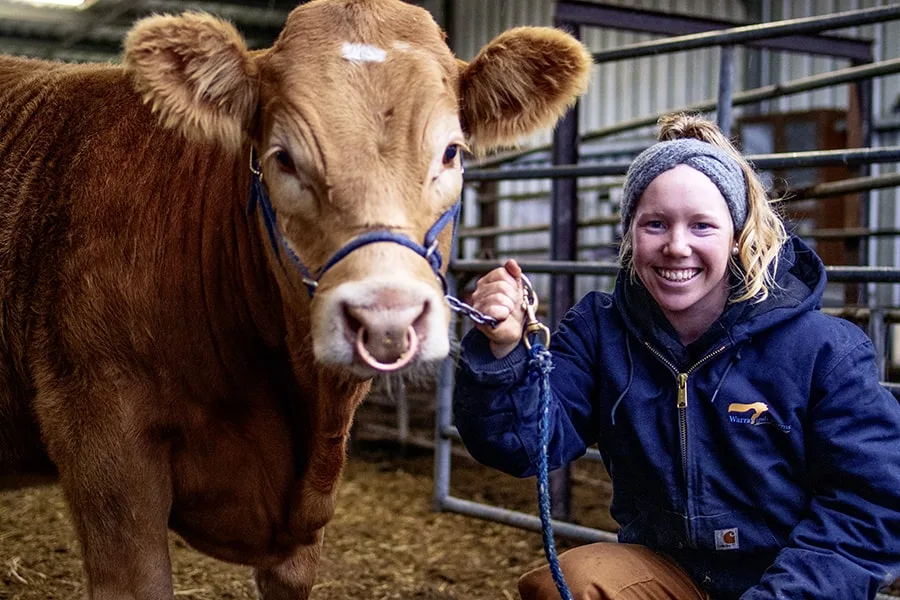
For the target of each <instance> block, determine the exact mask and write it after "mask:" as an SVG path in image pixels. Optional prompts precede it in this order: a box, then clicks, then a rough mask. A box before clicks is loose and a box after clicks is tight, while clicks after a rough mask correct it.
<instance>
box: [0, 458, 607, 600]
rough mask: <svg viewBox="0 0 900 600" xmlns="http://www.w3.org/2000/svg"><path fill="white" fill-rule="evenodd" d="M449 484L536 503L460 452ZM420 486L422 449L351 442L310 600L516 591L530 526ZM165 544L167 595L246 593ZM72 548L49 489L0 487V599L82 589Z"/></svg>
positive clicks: (203, 598)
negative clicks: (454, 505) (434, 506)
mask: <svg viewBox="0 0 900 600" xmlns="http://www.w3.org/2000/svg"><path fill="white" fill-rule="evenodd" d="M451 482H452V485H453V487H452V493H453V494H454V495H456V496H460V497H464V498H468V499H476V500H481V501H487V502H491V503H494V504H502V505H504V506H506V507H508V508H513V509H517V510H525V511H528V512H531V513H535V510H536V507H537V503H536V502H537V501H536V499H535V497H534V487H533V486H534V481H533V480H517V479H514V478H511V477H506V476H504V475H501V474H498V473H497V472H495V471H487V470H485V469H484V468H481V467H479V466H477V465H475V464H473V463H472V462H471V461H469V460H467V459H463V458H460V457H454V470H453V477H452V479H451ZM579 487H584V486H576V490H578V489H579ZM602 487H603V486H601V488H602ZM582 491H583V492H584V493H581V494H580V496H579V497H581V498H583V499H582V500H579V502H580V505H581V506H582V513H583V514H585V515H593V516H592V518H593V519H594V522H593V523H587V524H591V525H594V524H598V523H599V524H602V523H603V522H604V521H607V522H608V514H607V513H606V509H605V506H603V504H602V502H597V500H596V498H595V497H596V496H597V494H596V492H597V489H596V488H595V489H594V493H593V494H588V493H587V490H582ZM431 495H432V454H431V453H430V452H428V451H423V450H416V449H414V448H413V449H407V450H406V451H400V449H399V448H397V447H396V446H390V445H388V446H385V445H384V444H378V445H374V444H372V443H366V444H357V445H355V446H354V448H353V450H352V452H351V457H350V460H349V463H348V468H347V471H346V476H345V478H344V484H343V486H342V488H341V493H340V501H339V506H338V510H337V514H336V516H335V519H334V520H333V521H332V522H331V523H330V524H329V525H328V528H327V529H326V536H325V551H324V560H323V562H322V565H321V569H320V572H319V577H318V583H317V584H316V587H315V589H314V592H313V594H312V599H313V600H346V599H351V598H353V599H357V598H372V599H376V600H389V599H404V600H409V599H417V600H456V599H459V600H462V599H466V600H488V599H491V600H497V599H500V600H504V599H512V598H518V595H517V593H516V579H517V577H518V575H519V574H521V573H522V572H524V571H525V570H526V568H527V566H528V565H529V563H532V562H535V561H536V562H538V563H540V562H541V561H542V560H543V550H542V546H541V540H540V535H539V534H537V533H531V532H526V531H522V530H519V529H515V528H512V527H508V526H505V525H499V524H494V523H489V522H485V521H480V520H477V519H474V518H471V517H466V516H462V515H455V514H449V513H439V514H438V513H434V512H432V511H431ZM602 495H603V494H602V489H601V494H600V496H602ZM588 500H590V501H588ZM592 502H593V503H594V504H593V508H590V507H591V506H592ZM585 507H587V508H586V509H585ZM170 547H171V553H172V562H173V571H174V578H175V589H176V598H177V599H179V600H214V599H216V600H218V599H221V600H239V599H240V600H245V599H246V600H249V599H253V598H256V596H255V593H254V588H253V584H252V581H251V577H250V571H249V569H247V568H244V567H239V566H234V565H229V564H225V563H221V562H218V561H216V560H213V559H211V558H208V557H206V556H203V555H202V554H199V553H197V552H195V551H193V550H192V549H190V548H188V547H187V546H186V544H185V543H184V542H183V541H181V540H180V539H179V538H177V537H176V536H174V535H173V536H172V537H171V540H170ZM565 547H567V546H566V544H565V542H561V543H560V548H565ZM79 556H80V554H79V548H78V544H77V542H76V540H75V536H74V532H73V529H72V527H71V525H70V522H69V518H68V514H67V508H66V505H65V503H64V501H63V498H62V495H61V493H60V491H59V489H58V488H56V487H42V488H29V489H25V490H18V491H14V492H4V493H0V599H2V600H63V599H66V600H68V599H73V600H74V599H81V598H83V592H84V584H83V578H82V571H81V564H80V558H79Z"/></svg>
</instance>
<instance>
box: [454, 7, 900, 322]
mask: <svg viewBox="0 0 900 600" xmlns="http://www.w3.org/2000/svg"><path fill="white" fill-rule="evenodd" d="M607 3H609V4H620V5H624V6H632V7H638V8H646V9H651V10H657V11H664V12H673V13H678V14H689V15H690V14H695V15H702V16H705V17H712V18H721V19H727V20H734V21H745V22H750V21H755V20H756V18H757V17H756V16H755V15H749V14H748V13H747V8H746V3H745V2H744V1H743V0H724V1H714V0H639V1H637V2H627V1H621V0H620V1H614V2H607ZM887 3H888V2H885V1H883V0H763V2H762V12H763V18H764V20H768V21H772V20H781V19H789V18H797V17H803V16H810V15H821V14H829V13H834V12H840V11H845V10H852V9H857V8H867V7H872V6H880V5H884V4H887ZM554 6H555V2H553V0H455V2H454V6H453V10H454V14H455V22H454V27H453V28H452V31H451V32H450V33H451V36H452V39H453V42H454V49H455V50H456V52H457V54H458V55H459V56H460V57H462V58H466V59H469V58H472V57H473V56H474V55H475V54H476V53H477V52H478V49H479V48H481V46H482V45H484V44H485V43H487V42H488V41H489V40H490V39H491V38H492V37H493V36H495V35H497V34H498V33H500V32H502V31H503V30H505V29H508V28H510V27H513V26H517V25H549V24H551V23H552V21H553V14H554ZM833 33H840V34H843V35H853V36H860V37H864V38H867V39H875V40H878V42H879V43H878V44H877V45H876V46H877V48H876V60H877V59H881V58H893V57H898V56H900V22H898V21H894V22H890V23H885V24H880V25H877V26H868V27H862V28H856V29H854V30H841V31H839V32H833ZM652 37H653V36H647V35H640V34H634V33H630V32H623V31H616V30H610V29H599V28H585V30H584V41H585V43H586V44H587V45H588V47H589V48H591V49H592V50H593V51H599V50H603V49H607V48H614V47H618V46H622V45H626V44H631V43H635V42H640V41H644V40H647V39H652ZM847 65H848V63H847V61H842V60H837V59H830V58H819V57H809V56H803V55H799V54H797V53H786V52H762V53H752V52H744V51H743V50H741V49H738V50H737V52H736V57H735V89H736V91H737V90H741V89H745V87H746V86H745V85H744V82H745V81H747V80H759V84H762V85H766V84H771V83H778V82H783V81H787V80H791V79H797V78H800V77H804V76H807V75H811V74H814V73H823V72H827V71H831V70H834V69H837V68H841V67H845V66H847ZM718 71H719V51H718V49H717V48H713V49H706V50H694V51H689V52H678V53H673V54H667V55H663V56H657V57H651V58H642V59H636V60H627V61H618V62H615V63H610V64H603V65H597V66H595V67H594V75H593V79H592V84H591V88H590V90H589V92H588V94H587V95H586V96H585V98H584V99H583V101H582V103H581V108H580V111H579V123H580V127H581V131H582V132H585V131H591V130H594V129H597V128H601V127H605V126H608V125H613V124H616V123H619V122H622V121H627V120H630V119H634V118H637V117H642V116H647V115H652V114H655V113H658V112H662V111H666V110H670V109H673V108H677V107H681V106H684V105H687V104H690V103H694V102H699V101H701V100H706V99H711V98H715V96H716V94H717V86H718ZM751 71H752V73H751ZM754 85H756V84H754ZM875 92H876V93H875V96H876V98H875V100H874V101H875V109H876V115H879V116H880V115H882V114H883V113H886V112H888V111H889V110H890V108H891V107H892V106H893V104H894V102H895V99H896V98H897V96H898V92H900V76H891V77H886V78H882V79H880V80H878V81H877V82H876V88H875ZM847 102H848V93H847V87H846V86H840V87H836V88H831V89H825V90H821V91H816V92H812V93H807V94H802V95H795V96H790V97H786V98H783V99H780V100H776V101H771V102H768V103H766V104H765V105H763V106H761V107H760V109H761V111H762V112H764V113H773V112H786V111H796V110H809V109H814V108H841V109H845V108H846V107H847ZM736 114H740V110H736ZM711 116H712V115H711ZM652 135H653V130H652V128H651V129H649V130H643V131H640V132H632V133H629V134H627V135H625V136H619V137H617V138H612V139H611V140H610V142H609V143H605V144H604V145H605V147H609V146H611V145H612V146H614V145H617V144H618V145H624V146H631V147H633V146H634V145H636V144H637V145H640V144H645V143H648V142H649V141H650V140H651V139H652ZM897 137H898V136H897V135H896V134H894V133H891V134H887V135H882V138H883V139H881V140H880V143H881V145H887V144H893V143H897V141H898V139H897ZM549 141H550V135H549V134H548V133H545V134H543V135H538V136H536V137H535V138H534V139H532V140H528V142H527V144H528V145H530V144H542V143H548V142H549ZM624 156H627V153H626V154H625V155H624ZM620 158H621V157H620ZM878 169H881V171H882V172H884V171H887V170H895V169H896V165H882V166H880V167H877V168H876V170H878ZM614 182H615V180H609V179H582V180H581V181H580V184H579V185H580V187H582V188H587V190H586V191H583V192H582V193H581V195H580V198H581V207H580V210H581V214H580V217H581V218H593V217H597V216H604V215H609V214H611V212H612V206H611V204H610V203H609V201H608V199H607V198H608V195H609V194H608V193H607V191H606V189H605V188H604V186H606V187H608V186H609V185H610V184H611V183H614ZM598 186H599V187H600V188H601V189H596V188H597V187H598ZM499 188H500V189H499V194H500V195H501V196H506V195H521V194H529V195H530V194H534V195H536V196H538V198H535V199H532V200H517V201H505V202H502V203H501V205H500V208H499V214H498V220H499V224H500V225H506V226H519V225H531V224H540V223H547V222H549V220H550V215H549V210H548V205H547V202H546V200H545V199H544V198H545V197H546V196H547V195H549V190H550V184H549V182H546V181H536V182H504V183H502V184H500V186H499ZM611 194H612V199H613V200H615V199H616V198H617V195H618V190H617V189H615V188H613V190H612V192H611ZM468 196H469V197H467V201H466V210H465V213H466V214H465V215H464V218H465V219H466V220H465V223H466V224H468V225H474V224H475V223H476V222H477V219H478V214H477V207H476V205H475V204H474V203H473V201H472V199H471V194H468ZM870 208H871V210H870V213H871V216H872V219H873V222H872V223H871V225H872V226H873V227H885V228H887V227H900V203H898V201H897V192H896V191H895V190H886V191H882V192H876V193H874V194H873V202H872V203H871V207H870ZM612 238H613V232H612V230H611V228H609V227H595V228H587V229H585V230H583V231H582V232H581V234H580V239H581V240H582V242H584V243H586V244H589V245H591V244H593V245H596V244H598V243H602V242H610V241H612ZM548 243H549V236H548V235H547V234H529V235H519V236H512V237H510V238H507V239H505V240H504V239H501V240H500V243H499V244H498V247H499V249H500V250H501V253H503V252H505V251H511V250H515V249H523V248H529V249H533V248H538V247H544V248H546V247H547V246H548ZM476 245H477V244H476V242H474V241H468V242H466V244H465V245H464V248H465V249H466V252H467V254H468V255H469V256H474V255H475V253H476ZM535 256H543V255H542V254H535ZM581 257H582V258H584V259H594V260H596V259H608V258H611V257H610V255H609V252H608V251H604V250H603V249H602V248H600V249H595V248H589V249H587V250H584V251H582V254H581ZM869 258H870V261H871V262H872V263H873V264H882V265H893V266H897V265H900V241H895V240H889V241H879V242H878V243H875V244H873V245H872V249H871V251H870V257H869ZM609 283H610V282H609V281H607V280H603V279H597V278H579V283H578V291H577V293H578V294H579V295H580V294H582V293H584V292H586V291H587V290H589V289H594V288H597V287H605V286H607V285H608V284H609ZM872 291H873V292H874V294H875V296H876V298H877V300H878V302H879V303H880V304H890V305H894V306H896V305H900V286H886V285H878V286H874V287H873V288H872Z"/></svg>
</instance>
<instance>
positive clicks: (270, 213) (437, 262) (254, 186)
mask: <svg viewBox="0 0 900 600" xmlns="http://www.w3.org/2000/svg"><path fill="white" fill-rule="evenodd" d="M250 171H251V178H250V200H249V201H248V202H247V214H248V215H252V214H253V213H254V211H255V210H256V207H257V206H259V208H260V210H261V211H262V217H263V223H265V226H266V232H267V233H268V235H269V242H270V243H271V244H272V250H273V252H275V256H276V257H279V256H280V250H281V249H284V253H285V254H286V255H287V256H288V257H289V258H290V259H291V262H292V263H293V264H294V266H295V267H296V268H297V270H298V271H299V272H300V275H301V276H302V278H303V283H304V285H306V290H307V292H309V297H310V298H312V297H313V295H314V294H315V292H316V289H317V288H318V287H319V280H321V279H322V277H323V276H324V275H325V273H326V272H328V270H329V269H331V268H332V267H333V266H334V265H336V264H337V263H339V262H340V261H342V260H343V259H345V258H346V257H347V255H348V254H350V253H351V252H353V251H354V250H358V249H359V248H362V247H363V246H368V245H369V244H376V243H379V242H393V243H395V244H400V245H401V246H404V247H406V248H409V249H410V250H412V251H413V252H415V253H416V254H418V255H419V256H421V257H422V258H424V259H425V260H427V261H428V264H429V265H431V270H432V271H434V274H435V276H436V277H437V278H438V280H439V281H440V282H441V287H442V289H443V290H444V296H445V297H447V298H448V300H449V299H450V297H449V296H447V280H446V279H445V278H444V274H443V273H442V272H441V267H442V266H443V258H442V257H441V252H440V250H438V236H439V235H440V233H441V232H442V231H443V230H444V228H445V227H447V225H448V224H450V223H451V222H452V223H453V235H454V236H455V235H456V224H457V221H458V217H459V210H460V206H461V202H459V201H457V202H456V203H455V204H454V205H453V206H452V207H450V208H449V209H448V210H447V211H446V212H444V213H443V214H442V215H441V216H440V217H438V220H437V221H436V222H435V224H434V225H432V226H431V228H429V229H428V231H426V232H425V240H424V243H423V244H418V243H416V242H414V241H413V240H411V239H410V238H409V237H407V236H406V235H404V234H402V233H397V232H395V231H391V230H390V229H378V230H375V231H368V232H366V233H363V234H361V235H358V236H356V237H355V238H353V239H352V240H350V241H349V242H347V243H346V244H344V245H343V246H341V248H339V249H338V250H337V252H335V253H334V254H333V255H332V256H331V258H329V259H328V260H327V261H326V262H325V264H324V265H322V267H320V268H319V269H317V270H316V271H315V272H312V271H310V270H309V268H308V267H307V266H306V265H305V264H304V263H303V261H302V260H301V259H300V257H299V256H297V253H296V252H294V251H293V249H292V248H291V247H290V245H288V243H287V241H286V240H285V239H284V236H283V235H282V234H281V230H279V229H278V225H277V215H276V214H275V207H273V206H272V202H271V200H270V199H269V193H268V192H267V191H266V187H265V185H264V184H263V181H262V171H260V168H259V162H258V161H257V159H256V154H255V152H254V151H253V150H251V151H250ZM453 300H456V298H453ZM456 302H457V303H460V301H458V300H456ZM450 306H451V308H453V307H454V303H453V302H451V304H450ZM454 310H457V309H455V308H454Z"/></svg>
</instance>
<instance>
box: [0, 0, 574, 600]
mask: <svg viewBox="0 0 900 600" xmlns="http://www.w3.org/2000/svg"><path fill="white" fill-rule="evenodd" d="M590 64H591V60H590V55H589V54H588V53H587V52H586V51H585V50H584V48H583V47H582V46H581V45H580V44H579V43H578V42H577V41H575V40H574V39H573V38H571V37H570V36H568V35H566V34H564V33H562V32H559V31H554V30H552V29H541V28H522V29H516V30H512V31H510V32H507V33H505V34H503V35H501V36H500V37H498V38H497V39H496V40H494V41H493V42H491V43H490V44H489V45H488V46H487V47H486V48H485V49H484V50H483V51H482V52H481V53H480V54H479V56H478V57H476V58H475V59H474V60H473V61H472V62H471V63H469V64H466V63H464V62H462V61H458V60H456V59H455V58H454V57H453V55H452V54H451V52H450V51H449V49H448V48H447V46H446V44H445V42H444V36H443V34H442V32H441V31H440V29H439V28H438V27H437V26H436V25H435V23H434V21H433V20H432V19H431V17H430V16H429V14H428V13H427V12H426V11H424V10H422V9H420V8H417V7H414V6H411V5H408V4H405V3H403V2H401V1H399V0H316V1H313V2H309V3H307V4H304V5H302V6H300V7H298V8H297V9H295V10H294V11H293V12H292V13H291V15H290V17H289V18H288V20H287V23H286V25H285V28H284V30H283V32H282V33H281V35H280V37H279V39H278V41H277V42H276V43H275V45H274V46H273V47H272V48H270V49H268V50H264V51H259V52H249V51H248V50H247V48H246V46H245V43H244V41H243V40H242V38H241V37H240V36H239V35H238V33H237V32H236V31H235V30H234V28H233V27H231V26H230V25H229V24H227V23H224V22H222V21H219V20H217V19H215V18H212V17H210V16H207V15H202V14H196V13H188V14H184V15H182V16H174V17H173V16H159V17H152V18H148V19H146V20H144V21H141V22H139V23H138V24H137V25H136V26H135V27H134V29H133V30H132V31H131V32H130V34H129V35H128V37H127V39H126V43H125V54H124V65H125V66H124V68H122V67H118V66H112V65H83V66H72V65H62V64H54V63H48V62H41V61H34V60H26V59H17V58H9V57H2V58H0V157H2V161H0V474H6V475H11V476H14V477H19V478H24V477H25V476H28V475H30V474H32V473H35V472H56V473H58V476H59V481H60V483H61V485H62V487H63V489H64V490H65V493H66V496H67V499H68V502H69V504H70V505H71V508H72V513H73V515H74V520H75V523H76V526H77V530H78V534H79V536H80V540H81V544H82V548H83V555H84V561H85V569H86V572H87V580H88V590H89V596H90V598H92V599H93V600H108V599H117V600H119V599H124V598H128V599H142V600H143V599H160V598H169V599H170V598H172V596H173V592H172V582H171V574H170V564H169V556H168V547H167V528H168V527H171V528H172V529H173V530H175V531H177V532H178V533H179V534H181V535H182V536H183V537H184V538H185V539H186V540H187V541H188V542H189V543H191V544H192V545H193V546H195V547H196V548H198V549H200V550H201V551H203V552H206V553H209V554H211V555H213V556H216V557H219V558H221V559H224V560H228V561H235V562H240V563H245V564H250V565H253V566H254V567H255V568H256V573H257V575H256V577H257V582H258V586H259V588H260V591H261V595H262V597H263V598H265V599H266V600H276V599H288V598H290V599H292V600H297V599H302V598H307V597H308V595H309V593H310V588H311V586H312V583H313V580H314V577H315V572H316V565H317V562H318V557H319V552H320V548H321V542H322V528H323V527H324V525H325V524H326V523H327V522H328V520H329V519H330V518H331V516H332V513H333V511H334V502H335V493H336V488H337V482H338V479H339V476H340V473H341V469H342V466H343V463H344V446H345V443H346V440H347V436H348V431H349V429H350V424H351V420H352V417H353V414H354V410H355V408H356V407H357V405H358V404H359V402H360V401H361V400H362V399H363V397H364V395H365V394H366V392H367V390H368V388H369V382H368V379H369V378H370V377H372V376H373V375H375V374H376V373H377V372H379V371H385V370H391V369H399V368H401V367H403V368H406V369H408V368H413V367H416V366H418V365H420V364H422V363H427V362H434V361H438V360H440V359H442V358H444V357H445V356H446V354H447V352H448V345H449V344H448V334H447V330H448V323H449V310H448V306H447V303H446V301H445V299H444V295H443V290H442V288H441V282H440V280H439V278H438V277H437V276H436V273H438V272H439V271H440V269H441V268H442V267H441V265H440V263H439V262H438V261H435V260H434V259H435V257H436V256H438V255H442V256H444V257H446V256H447V254H448V252H449V246H450V241H451V236H452V217H453V216H454V212H453V207H454V206H455V203H456V202H457V198H458V196H459V193H460V188H461V182H462V176H461V165H460V157H459V149H460V148H462V147H469V148H471V149H473V150H475V151H482V150H488V149H491V148H496V147H500V146H503V145H507V144H510V143H512V142H513V141H515V140H516V139H517V138H519V137H520V136H522V135H524V134H528V133H530V132H532V131H534V130H536V129H538V128H542V127H548V126H552V125H553V124H554V123H555V121H556V120H557V119H558V117H559V115H560V114H562V112H563V111H564V110H565V109H566V107H567V106H569V105H570V104H571V103H572V102H573V101H574V99H575V97H576V96H577V95H578V94H579V93H581V92H583V90H584V89H585V87H586V83H587V78H588V73H589V70H590ZM256 157H258V164H259V165H260V170H261V181H262V183H260V179H259V177H255V176H253V175H252V173H251V166H253V168H255V165H256V164H257V163H256V160H255V159H256ZM251 187H252V188H253V189H254V190H255V191H254V192H253V193H251V191H250V190H251ZM269 198H271V200H269ZM248 206H249V209H250V210H248ZM386 232H387V233H386ZM438 234H439V235H438ZM401 235H402V236H405V237H402V238H401V237H400V236H401ZM367 236H368V237H367ZM429 236H430V237H435V236H437V241H436V242H435V244H431V242H430V240H429V239H426V238H428V237H429ZM360 239H364V240H368V241H373V240H375V241H378V243H370V244H367V245H362V246H359V247H356V248H355V249H353V251H352V252H350V253H349V254H348V255H346V256H343V255H342V254H339V252H340V249H341V248H345V249H346V245H347V244H348V242H351V241H353V240H356V241H359V240H360ZM397 240H400V243H394V242H397ZM403 240H406V241H407V242H409V243H407V244H406V245H404V244H403V243H402V241H403ZM426 246H427V248H426ZM413 250H414V251H413ZM420 250H421V251H420ZM435 250H437V251H439V253H440V254H436V253H435ZM336 253H338V254H337V256H336ZM423 256H424V258H423ZM426 258H427V260H426ZM326 264H327V265H328V268H327V269H323V267H324V266H326ZM20 480H21V479H20Z"/></svg>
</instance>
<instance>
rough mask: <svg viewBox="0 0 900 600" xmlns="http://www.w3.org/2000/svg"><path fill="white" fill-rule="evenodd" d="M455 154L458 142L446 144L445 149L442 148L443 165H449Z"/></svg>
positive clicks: (457, 149)
mask: <svg viewBox="0 0 900 600" xmlns="http://www.w3.org/2000/svg"><path fill="white" fill-rule="evenodd" d="M457 155H459V144H450V145H449V146H447V149H446V150H444V159H443V160H444V166H445V167H449V166H450V165H452V164H453V161H454V160H456V157H457Z"/></svg>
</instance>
